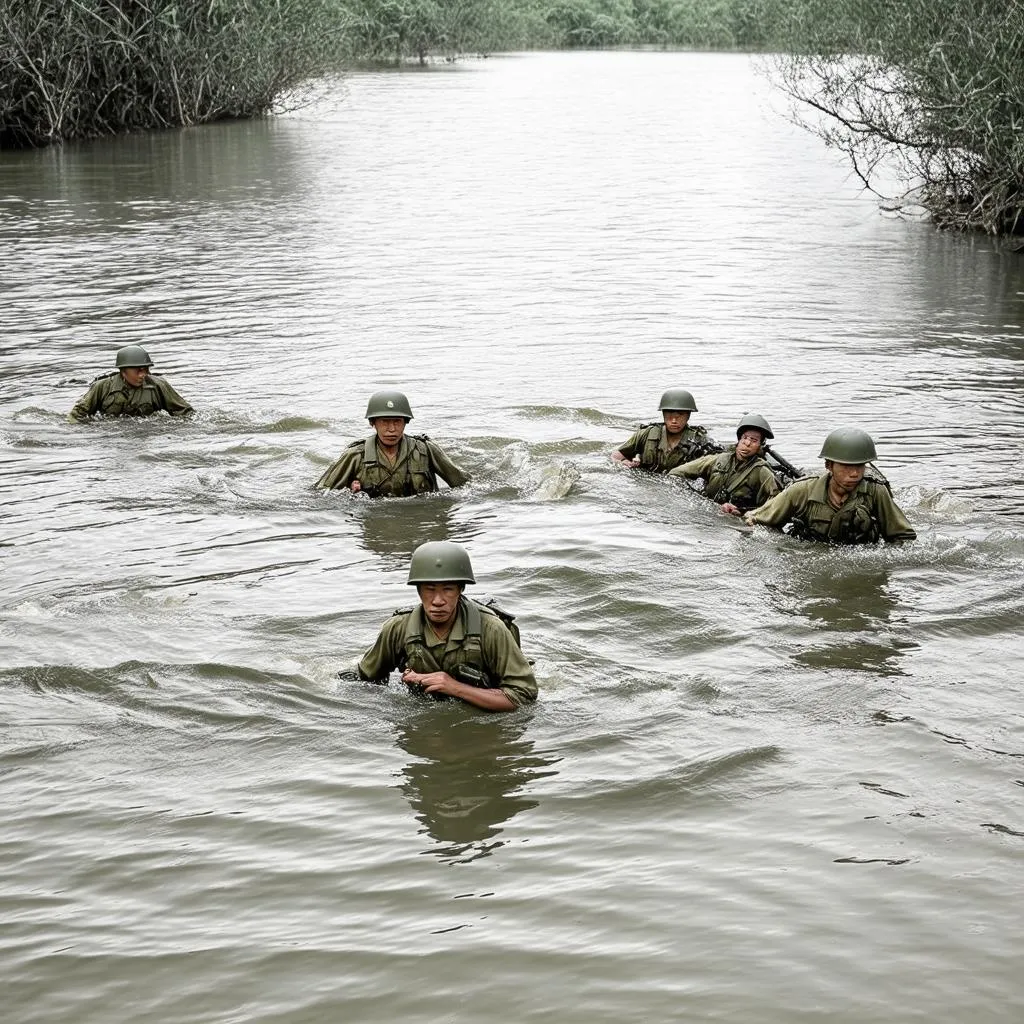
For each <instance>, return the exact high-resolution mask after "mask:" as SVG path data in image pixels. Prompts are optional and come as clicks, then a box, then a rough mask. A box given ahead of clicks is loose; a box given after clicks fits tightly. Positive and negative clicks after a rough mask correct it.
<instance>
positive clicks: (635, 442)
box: [612, 430, 647, 462]
mask: <svg viewBox="0 0 1024 1024" xmlns="http://www.w3.org/2000/svg"><path fill="white" fill-rule="evenodd" d="M646 433H647V431H646V430H638V431H637V432H636V433H635V434H633V435H632V436H631V437H630V438H629V440H628V441H627V442H626V443H625V444H624V445H621V446H620V447H618V448H616V449H615V451H613V452H612V461H613V462H632V461H633V459H635V458H637V457H638V456H639V455H640V451H641V449H642V448H643V446H644V435H645V434H646Z"/></svg>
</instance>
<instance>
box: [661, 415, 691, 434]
mask: <svg viewBox="0 0 1024 1024" xmlns="http://www.w3.org/2000/svg"><path fill="white" fill-rule="evenodd" d="M661 415H662V417H663V418H664V420H665V429H666V430H667V431H668V432H669V433H670V434H681V433H682V432H683V431H684V430H685V429H686V424H687V423H689V422H690V414H689V412H677V411H675V410H672V409H667V410H666V411H665V412H663V413H662V414H661Z"/></svg>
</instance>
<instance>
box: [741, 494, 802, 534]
mask: <svg viewBox="0 0 1024 1024" xmlns="http://www.w3.org/2000/svg"><path fill="white" fill-rule="evenodd" d="M805 490H806V488H804V487H801V486H800V485H799V484H793V486H792V487H787V488H786V489H785V490H784V491H780V492H779V493H778V494H776V495H775V497H774V498H771V499H769V500H768V501H766V502H765V503H764V504H763V505H761V506H760V507H758V508H755V509H754V510H753V511H751V512H748V513H747V514H746V516H745V517H744V519H745V520H746V522H747V523H748V524H749V525H750V526H771V527H773V528H774V529H776V530H781V529H782V528H783V527H784V526H785V525H786V523H788V522H791V521H792V519H793V516H794V514H795V513H796V512H797V510H798V509H799V508H800V505H801V500H802V498H803V497H804V492H805Z"/></svg>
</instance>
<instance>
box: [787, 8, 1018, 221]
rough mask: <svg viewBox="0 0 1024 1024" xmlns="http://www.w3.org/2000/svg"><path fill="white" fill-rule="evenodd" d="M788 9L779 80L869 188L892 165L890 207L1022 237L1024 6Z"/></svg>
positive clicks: (882, 179)
mask: <svg viewBox="0 0 1024 1024" xmlns="http://www.w3.org/2000/svg"><path fill="white" fill-rule="evenodd" d="M793 13H794V18H793V20H792V21H791V22H790V24H789V27H788V31H787V43H788V46H787V49H789V51H790V54H791V55H790V56H786V57H780V58H778V59H777V70H778V75H777V78H778V81H779V82H780V84H781V85H782V86H783V88H784V89H786V91H788V92H789V94H790V95H791V96H792V97H793V98H794V99H796V100H797V101H798V104H799V106H800V107H801V108H802V109H803V110H804V111H805V113H804V114H803V115H802V116H801V120H802V121H803V122H804V123H805V124H807V125H808V126H809V127H811V128H812V130H814V131H816V132H817V133H818V134H819V135H821V136H822V137H823V138H824V139H825V141H826V142H827V143H828V144H829V145H831V146H834V147H836V148H838V149H840V150H842V151H843V152H845V153H846V154H847V155H848V156H849V158H850V160H851V161H852V164H853V167H854V169H855V170H856V172H857V173H858V174H859V175H860V177H861V179H862V180H863V182H864V184H865V185H866V186H867V187H868V188H872V189H874V190H876V191H879V190H884V188H885V186H884V184H883V183H884V182H885V181H886V180H891V179H892V172H893V170H894V169H895V171H896V179H897V181H898V182H901V183H902V186H903V191H902V194H901V195H896V196H892V197H891V198H892V199H893V204H894V206H895V207H897V208H898V207H900V206H902V205H904V204H907V203H914V204H916V205H919V206H920V207H923V208H924V209H925V210H927V211H928V212H929V213H930V214H931V216H932V219H933V220H934V221H935V222H936V223H937V224H939V225H941V226H944V227H953V228H959V229H963V230H982V231H987V232H989V233H990V234H1024V3H1021V2H1020V0H969V2H968V0H899V3H893V2H892V0H802V2H800V3H798V4H795V5H794V7H793ZM880 194H881V193H880Z"/></svg>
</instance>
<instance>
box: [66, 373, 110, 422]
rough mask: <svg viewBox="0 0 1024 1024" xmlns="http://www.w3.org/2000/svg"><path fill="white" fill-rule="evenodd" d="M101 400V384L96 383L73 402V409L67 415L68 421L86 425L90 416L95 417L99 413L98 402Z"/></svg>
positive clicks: (100, 382)
mask: <svg viewBox="0 0 1024 1024" xmlns="http://www.w3.org/2000/svg"><path fill="white" fill-rule="evenodd" d="M102 400H103V382H102V381H97V382H96V383H95V384H93V386H92V387H91V388H89V390H88V391H86V393H85V394H84V395H82V397H81V398H80V399H79V400H78V401H77V402H75V405H74V407H73V408H72V410H71V412H70V413H69V414H68V419H69V420H71V421H72V422H74V423H86V422H88V420H89V417H90V416H95V415H96V413H98V412H99V411H100V402H101V401H102Z"/></svg>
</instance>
